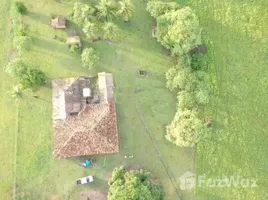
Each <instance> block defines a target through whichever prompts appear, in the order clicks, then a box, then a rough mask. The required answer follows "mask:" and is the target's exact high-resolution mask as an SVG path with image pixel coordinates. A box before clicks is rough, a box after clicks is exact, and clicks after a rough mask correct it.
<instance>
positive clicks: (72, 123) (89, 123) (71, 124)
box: [54, 103, 119, 158]
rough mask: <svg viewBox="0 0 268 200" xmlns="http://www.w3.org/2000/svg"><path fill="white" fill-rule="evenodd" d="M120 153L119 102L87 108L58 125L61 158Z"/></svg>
mask: <svg viewBox="0 0 268 200" xmlns="http://www.w3.org/2000/svg"><path fill="white" fill-rule="evenodd" d="M116 152H119V144H118V134H117V122H116V110H115V103H102V104H90V105H87V106H86V107H85V108H84V109H83V110H82V111H81V112H80V113H79V114H78V115H77V116H70V117H68V118H67V119H65V120H57V121H56V122H55V124H54V155H55V156H56V157H58V158H66V157H74V156H83V155H94V154H106V153H116Z"/></svg>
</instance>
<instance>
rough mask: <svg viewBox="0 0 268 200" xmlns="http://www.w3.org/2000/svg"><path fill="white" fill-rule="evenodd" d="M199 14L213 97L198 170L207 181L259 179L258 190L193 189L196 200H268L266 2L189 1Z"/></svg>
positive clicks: (267, 14)
mask: <svg viewBox="0 0 268 200" xmlns="http://www.w3.org/2000/svg"><path fill="white" fill-rule="evenodd" d="M189 4H190V5H191V6H192V7H194V8H195V11H196V13H197V14H198V16H199V19H200V23H201V26H202V28H203V35H204V38H205V40H206V43H207V45H208V49H209V55H208V57H209V63H210V64H209V68H210V74H211V81H212V83H213V85H214V87H215V93H214V94H215V95H214V97H213V99H212V102H211V104H210V105H208V106H207V107H206V113H207V115H211V116H212V119H213V134H212V135H211V137H210V139H208V140H206V141H204V142H203V143H200V144H198V147H197V162H196V169H197V173H198V174H199V175H204V174H205V176H206V178H223V177H224V176H227V177H230V176H242V177H245V178H254V179H258V181H257V184H258V187H257V188H234V187H230V188H210V187H201V188H197V196H198V198H199V199H204V200H205V199H213V200H222V199H236V200H240V199H241V200H253V199H256V200H257V199H258V200H259V199H267V198H268V193H267V188H268V181H267V180H268V179H267V174H268V159H267V151H268V133H267V118H268V114H267V109H268V103H267V98H268V96H267V82H268V73H267V72H268V68H267V63H268V59H267V56H268V54H267V52H268V51H267V50H268V35H267V34H268V32H267V27H268V2H267V1H266V0H255V1H251V0H241V1H233V0H223V1H207V0H198V1H193V0H191V1H189Z"/></svg>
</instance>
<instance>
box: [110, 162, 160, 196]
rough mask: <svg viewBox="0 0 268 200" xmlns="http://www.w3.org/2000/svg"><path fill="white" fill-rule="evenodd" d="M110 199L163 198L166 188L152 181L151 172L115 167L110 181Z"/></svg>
mask: <svg viewBox="0 0 268 200" xmlns="http://www.w3.org/2000/svg"><path fill="white" fill-rule="evenodd" d="M109 185H110V188H109V193H108V200H137V199H143V200H163V199H164V190H163V187H162V186H161V185H154V184H153V183H152V182H151V181H150V173H148V172H146V171H143V170H138V171H126V170H125V169H124V168H123V167H120V168H115V169H114V171H113V174H112V178H111V179H110V181H109Z"/></svg>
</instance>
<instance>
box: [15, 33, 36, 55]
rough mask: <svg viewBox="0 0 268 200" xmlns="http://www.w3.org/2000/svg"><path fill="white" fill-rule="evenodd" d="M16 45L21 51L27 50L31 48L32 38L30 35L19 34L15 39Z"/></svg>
mask: <svg viewBox="0 0 268 200" xmlns="http://www.w3.org/2000/svg"><path fill="white" fill-rule="evenodd" d="M13 43H14V46H15V47H16V48H17V49H18V50H19V52H20V53H21V52H25V51H28V50H30V48H31V44H32V40H31V38H30V37H28V36H18V37H15V38H14V40H13Z"/></svg>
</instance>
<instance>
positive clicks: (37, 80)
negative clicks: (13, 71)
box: [18, 68, 46, 89]
mask: <svg viewBox="0 0 268 200" xmlns="http://www.w3.org/2000/svg"><path fill="white" fill-rule="evenodd" d="M18 79H19V82H20V84H21V86H22V89H26V88H32V89H36V88H39V87H41V86H43V85H45V82H46V76H45V74H44V72H42V71H41V70H39V69H30V68H27V70H26V71H25V72H24V73H21V74H20V76H19V77H18Z"/></svg>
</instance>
